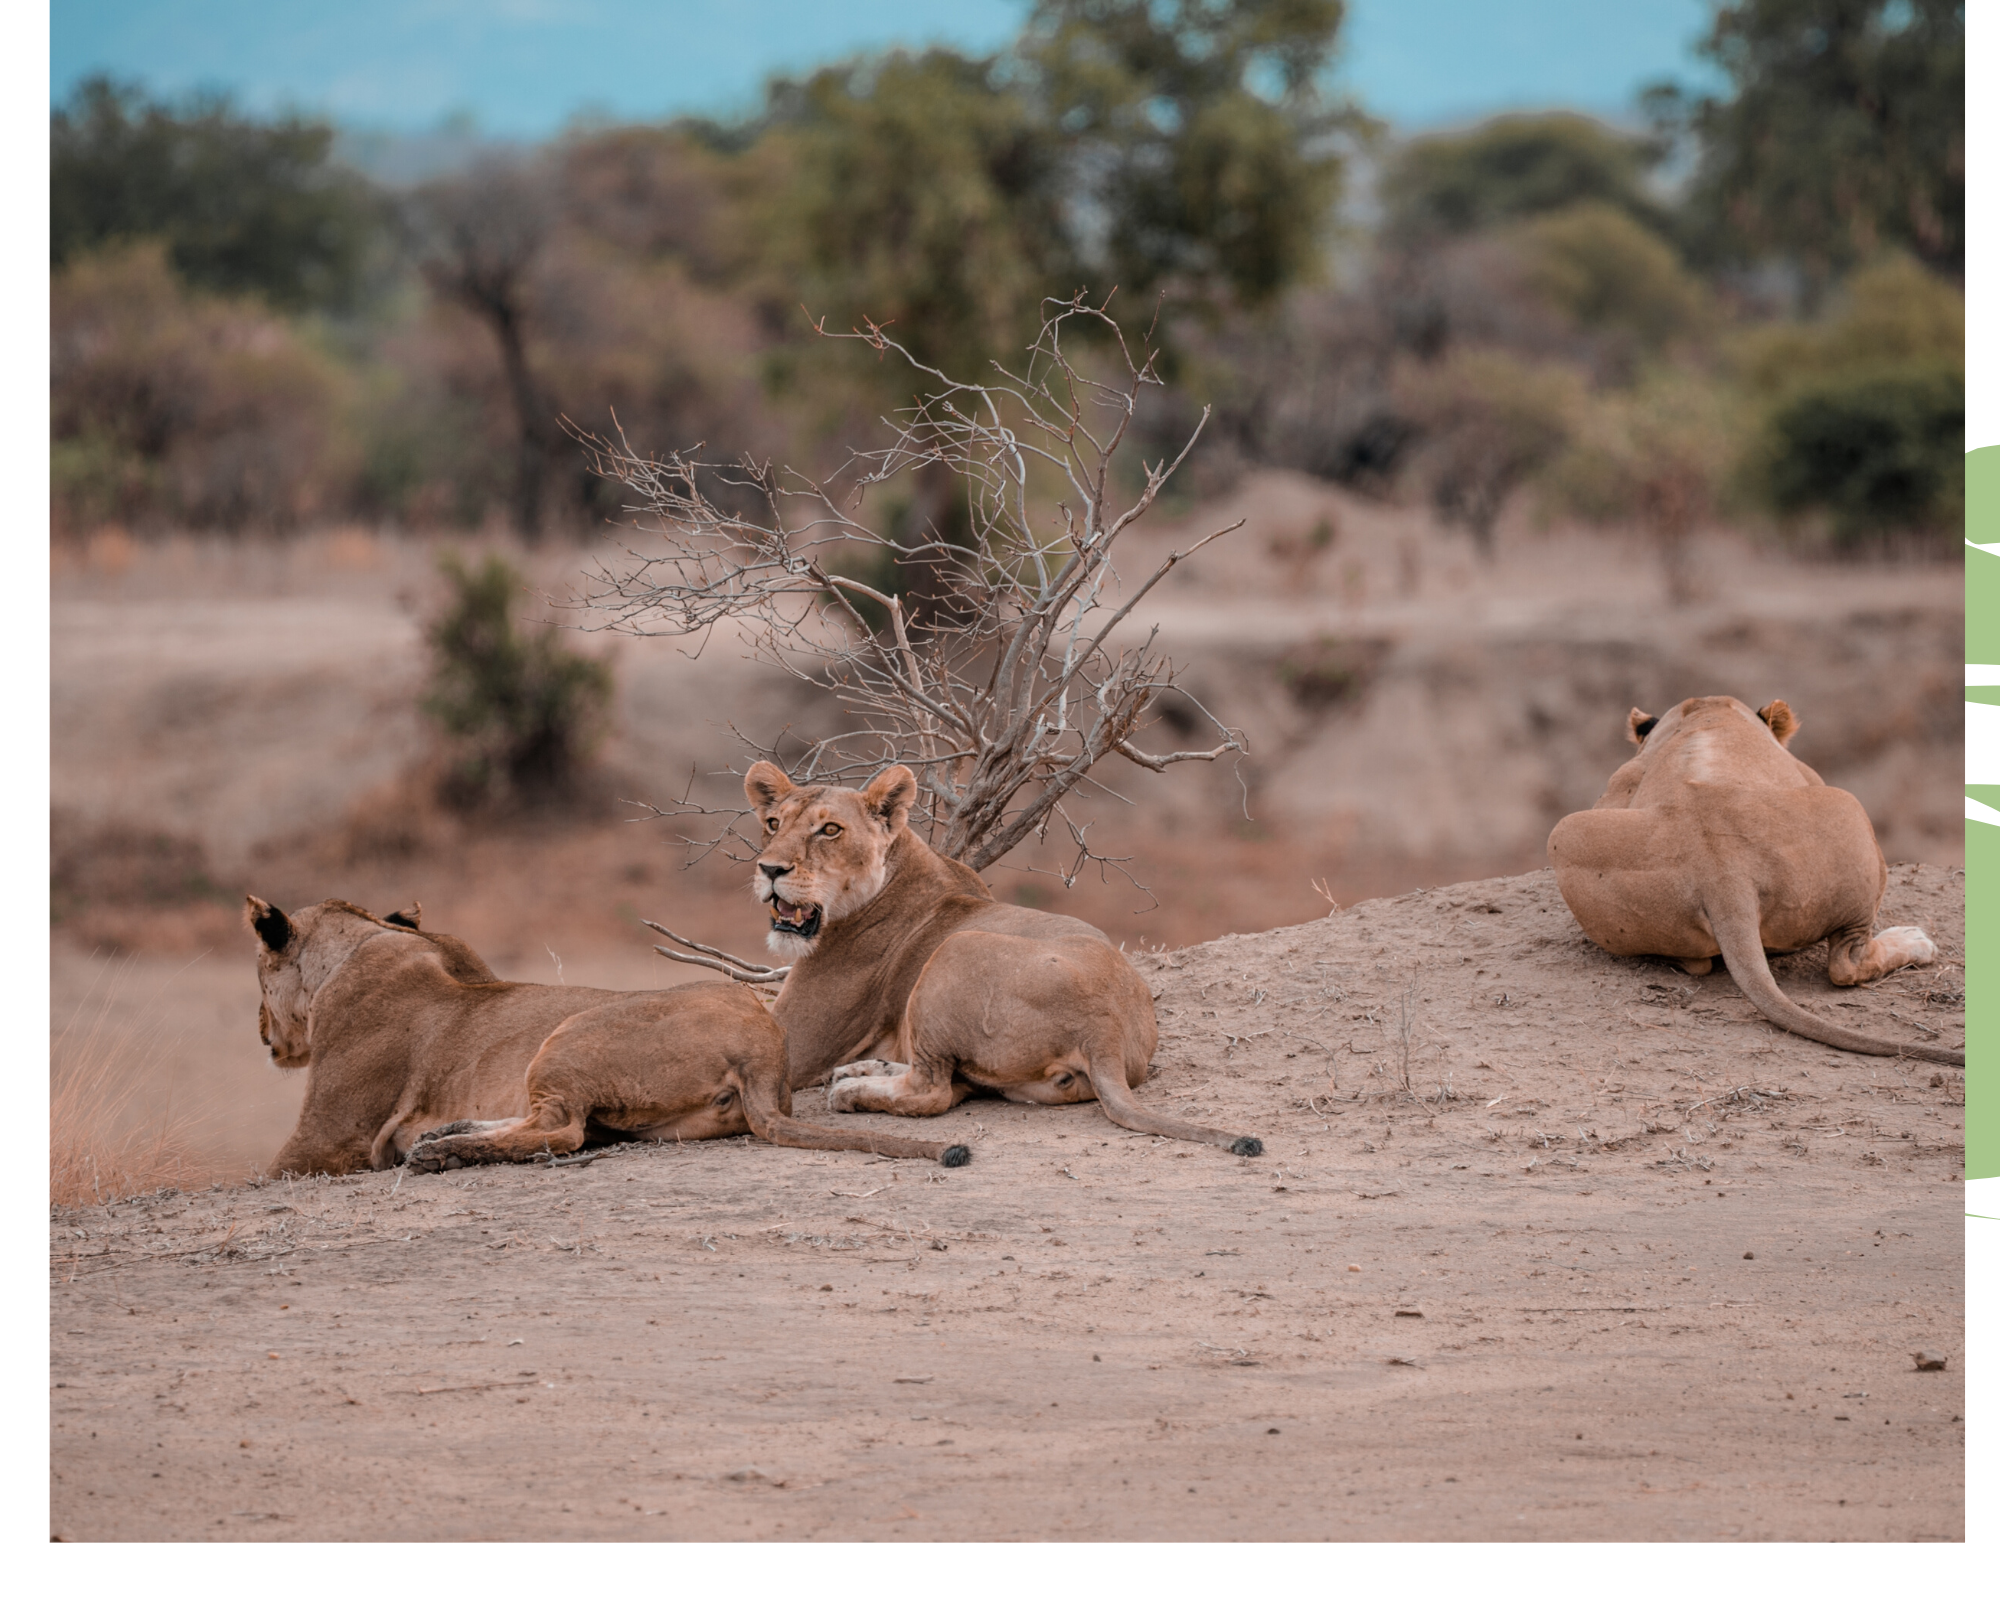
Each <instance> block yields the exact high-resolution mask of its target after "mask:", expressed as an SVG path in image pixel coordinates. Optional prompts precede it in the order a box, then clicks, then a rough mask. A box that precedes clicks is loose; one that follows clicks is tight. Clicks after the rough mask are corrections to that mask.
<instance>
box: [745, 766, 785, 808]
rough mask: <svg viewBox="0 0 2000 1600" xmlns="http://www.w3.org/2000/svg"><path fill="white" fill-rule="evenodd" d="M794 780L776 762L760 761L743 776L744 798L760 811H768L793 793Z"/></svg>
mask: <svg viewBox="0 0 2000 1600" xmlns="http://www.w3.org/2000/svg"><path fill="white" fill-rule="evenodd" d="M793 787H794V785H793V783H792V780H791V779H790V778H788V777H786V776H785V774H784V770H783V769H782V768H781V767H779V766H777V765H776V764H775V763H774V762H770V761H759V762H758V763H757V764H756V765H755V766H753V767H752V768H751V769H750V770H749V771H748V772H746V773H744V774H743V797H744V798H745V799H746V800H748V801H749V802H750V803H751V804H752V805H753V806H755V807H757V809H758V810H760V811H762V810H767V809H768V808H770V807H771V806H774V805H776V804H777V803H778V802H779V801H780V800H782V799H784V798H785V796H786V795H788V794H790V793H791V792H792V789H793Z"/></svg>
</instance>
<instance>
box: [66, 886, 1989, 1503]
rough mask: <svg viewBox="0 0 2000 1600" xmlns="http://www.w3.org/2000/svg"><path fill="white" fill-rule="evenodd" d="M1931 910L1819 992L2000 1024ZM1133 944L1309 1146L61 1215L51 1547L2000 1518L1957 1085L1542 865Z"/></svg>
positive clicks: (1195, 1092) (1245, 1125) (1950, 900)
mask: <svg viewBox="0 0 2000 1600" xmlns="http://www.w3.org/2000/svg"><path fill="white" fill-rule="evenodd" d="M1883 919H1884V921H1885V922H1887V921H1896V922H1906V921H1914V922H1919V923H1922V924H1924V925H1925V926H1927V927H1928V928H1929V929H1930V930H1931V932H1932V933H1933V935H1934V936H1935V937H1936V938H1937V939H1938V942H1939V944H1940V946H1941V948H1942V950H1943V952H1944V955H1943V958H1942V959H1941V961H1940V962H1939V964H1938V965H1937V966H1935V967H1933V968H1930V969H1928V970H1924V971H1912V972H1905V973H1901V974H1897V975H1894V976H1892V977H1890V978H1888V979H1886V980H1884V981H1883V982H1881V983H1880V984H1878V985H1876V986H1874V987H1873V988H1871V989H1869V990H1867V991H1865V992H1855V991H1846V992H1836V991H1834V990H1832V989H1831V988H1830V987H1828V986H1827V984H1826V981H1825V976H1824V952H1823V951H1808V952H1804V953H1802V954H1801V955H1798V956H1795V957H1790V958H1786V959H1784V960H1782V961H1779V962H1777V963H1776V964H1775V965H1776V968H1777V970H1778V973H1779V976H1780V981H1781V982H1782V983H1783V984H1784V985H1785V987H1786V988H1787V989H1788V990H1789V991H1790V992H1791V993H1793V994H1794V995H1795V996H1797V997H1798V998H1799V999H1800V1000H1801V1001H1802V1002H1803V1003H1805V1004H1808V1005H1811V1006H1814V1007H1816V1008H1819V1009H1821V1010H1823V1011H1825V1012H1827V1013H1828V1014H1830V1015H1837V1016H1839V1017H1840V1018H1841V1019H1842V1020H1843V1021H1846V1022H1849V1023H1851V1024H1854V1025H1857V1026H1865V1027H1867V1028H1869V1029H1871V1030H1873V1031H1877V1032H1882V1033H1887V1034H1889V1035H1891V1036H1892V1037H1898V1038H1916V1037H1918V1036H1919V1035H1920V1034H1921V1035H1922V1036H1925V1037H1929V1036H1930V1035H1931V1034H1933V1033H1935V1034H1937V1035H1939V1036H1941V1037H1943V1038H1944V1039H1945V1040H1947V1041H1949V1042H1951V1043H1959V1042H1961V1041H1962V1037H1963V1012H1962V1009H1961V1008H1962V1004H1963V995H1962V990H1963V984H1964V977H1963V967H1962V960H1963V949H1964V945H1963V894H1962V874H1958V873H1956V872H1952V871H1950V870H1948V869H1944V868H1940V867H1931V866H1923V867H1918V866H1909V865H1903V866H1898V867H1896V868H1894V869H1893V871H1892V882H1891V888H1890V891H1889V895H1888V898H1887V900H1886V902H1885V904H1884V906H1883ZM434 925H437V926H450V924H449V923H448V922H446V921H444V920H443V919H436V920H435V922H434ZM461 931H464V930H461ZM153 959H158V960H165V959H167V958H166V957H158V958H153ZM1137 959H1138V961H1139V964H1140V966H1141V968H1142V970H1143V971H1145V972H1146V973H1147V975H1148V977H1149V979H1150V981H1151V982H1152V984H1153V987H1154V989H1155V991H1156V993H1157V995H1158V997H1159V1006H1160V1010H1161V1016H1162V1025H1163V1039H1162V1044H1161V1048H1160V1051H1159V1056H1158V1061H1157V1074H1156V1077H1155V1079H1154V1081H1153V1082H1152V1084H1151V1085H1150V1086H1149V1087H1148V1088H1147V1089H1145V1090H1144V1091H1142V1093H1143V1095H1144V1097H1145V1098H1147V1099H1150V1100H1153V1101H1156V1102H1158V1103H1162V1104H1167V1105H1172V1106H1175V1107H1177V1108H1179V1109H1181V1110H1183V1111H1186V1112H1189V1113H1191V1114H1194V1115H1197V1116H1199V1117H1201V1118H1203V1119H1205V1120H1207V1121H1210V1122H1212V1123H1215V1124H1219V1125H1222V1126H1225V1127H1228V1128H1231V1129H1234V1130H1239V1131H1244V1132H1255V1133H1257V1134H1259V1135H1260V1136H1261V1137H1262V1138H1263V1139H1264V1140H1265V1142H1266V1146H1267V1152H1268V1153H1267V1154H1266V1155H1265V1156H1264V1157H1263V1158H1261V1159H1257V1160H1239V1159H1236V1158H1232V1157H1230V1156H1227V1155H1225V1154H1223V1153H1222V1152H1220V1151H1219V1150H1216V1149H1214V1148H1210V1147H1193V1146H1186V1145H1180V1144H1175V1143H1172V1142H1166V1141H1160V1140H1155V1139H1150V1138H1141V1137H1136V1136H1132V1135H1128V1134H1126V1133H1124V1132H1122V1131H1121V1130H1118V1129H1116V1128H1113V1127H1111V1126H1110V1125H1109V1124H1108V1123H1107V1122H1105V1120H1104V1119H1103V1117H1102V1116H1101V1114H1100V1113H1099V1112H1098V1111H1097V1110H1096V1108H1095V1107H1092V1106H1077V1107H1066V1108H1059V1109H1039V1108H1036V1109H1029V1108H1022V1107H1016V1106H1008V1105H1004V1104H1001V1103H998V1102H994V1101H981V1100H974V1101H969V1102H967V1103H966V1104H965V1105H963V1106H961V1107H960V1108H958V1109H957V1110H956V1111H954V1112H952V1113H950V1114H949V1115H948V1116H946V1117H944V1118H941V1119H939V1123H940V1126H939V1127H938V1128H937V1130H936V1131H937V1132H938V1133H939V1134H940V1135H943V1134H949V1136H951V1137H954V1138H962V1139H966V1140H968V1141H970V1142H972V1143H973V1145H974V1148H975V1152H976V1154H975V1159H974V1161H973V1164H972V1165H971V1166H970V1167H969V1168H966V1169H964V1170H960V1171H953V1172H949V1173H947V1172H945V1171H942V1170H941V1169H937V1168H934V1167H928V1166H920V1165H915V1164H910V1163H899V1162H885V1161H876V1160H871V1159H870V1158H867V1157H865V1156H859V1155H851V1156H836V1157H826V1156H817V1155H808V1154H806V1153H804V1152H800V1151H794V1150H779V1149H772V1148H768V1147H764V1146H759V1145H756V1144H754V1143H749V1142H745V1141H726V1142H719V1143H715V1144H708V1145H690V1146H685V1147H645V1146H632V1145H628V1146H619V1147H615V1148H613V1149H610V1150H608V1151H606V1152H605V1153H604V1154H603V1155H602V1156H600V1157H599V1158H598V1159H597V1160H595V1161H594V1162H592V1163H591V1164H588V1165H585V1166H580V1167H571V1168H565V1169H559V1170H551V1169H548V1168H510V1169H506V1170H481V1171H477V1172H471V1173H452V1174H447V1175H442V1176H438V1177H429V1178H418V1177H409V1178H404V1179H403V1180H402V1181H401V1182H400V1183H399V1182H398V1178H397V1175H395V1174H379V1175H370V1176H367V1177H361V1178H350V1179H341V1180H333V1181H327V1180H320V1181H314V1182H301V1183H289V1182H287V1183H278V1184H262V1185H258V1186H251V1187H238V1188H218V1189H215V1190H212V1191H209V1192H205V1193H197V1194H190V1195H177V1194H162V1195H156V1196H153V1197H149V1198H142V1199H138V1200H134V1201H130V1202H125V1203H120V1204H116V1205H111V1206H106V1207H94V1208H90V1209H85V1210H80V1211H64V1212H61V1213H59V1214H57V1215H56V1216H55V1217H54V1218H53V1221H52V1227H51V1258H50V1259H51V1269H52V1280H53V1287H52V1293H51V1318H52V1320H51V1326H50V1340H51V1352H52V1354H51V1367H52V1379H53V1382H54V1384H55V1388H54V1390H53V1398H52V1402H51V1427H52V1433H51V1438H52V1441H53V1443H52V1452H51V1472H52V1481H51V1505H52V1511H51V1517H52V1532H53V1533H54V1534H56V1535H57V1536H59V1537H61V1538H64V1539H72V1540H76V1539H92V1540H106V1539H175V1540H183V1539H185V1540H195V1539H234V1540H241V1539H279V1540H306V1539H467V1538H491V1539H558V1538H568V1539H633V1538H661V1539H751V1538H782V1539H813V1538H825V1539H840V1540H852V1539H942V1538H954V1539H957V1538H968V1539H969V1538H1000V1539H1039V1538H1049V1537H1056V1538H1067V1539H1104V1538H1136V1539H1239V1538H1240V1539H1252V1538H1260V1539H1322V1538H1337V1539H1684V1540H1697V1539H1700V1540H1709V1539H1738V1540H1757V1539H1857V1540H1859V1539H1866V1540H1879V1539H1898V1540H1907V1539H1943V1540H1957V1539H1961V1538H1962V1537H1963V1534H1964V1501H1963V1483H1964V1474H1963V1437H1964V1429H1963V1423H1962V1412H1963V1378H1962V1372H1963V1365H1964V1350H1963V1333H1962V1330H1963V1261H1962V1227H1961V1222H1960V1215H1959V1213H1960V1211H1961V1209H1962V1207H1961V1200H1960V1190H1959V1187H1958V1183H1959V1179H1960V1177H1961V1161H1962V1154H1963V1132H1962V1125H1963V1116H1964V1112H1963V1098H1964V1096H1963V1079H1962V1075H1961V1074H1959V1073H1956V1072H1951V1071H1943V1072H1939V1071H1936V1070H1934V1069H1932V1068H1931V1067H1929V1066H1927V1065H1920V1064H1914V1063H1910V1062H1905V1061H1898V1060H1893V1059H1876V1058H1862V1057H1856V1056H1848V1055H1842V1054H1839V1053H1836V1052H1833V1051H1830V1050H1827V1049H1825V1048H1823V1047H1821V1046H1818V1045H1814V1044H1810V1043H1807V1042H1804V1041H1801V1040H1798V1039H1795V1038H1793V1037H1791V1036H1789V1035H1786V1034H1782V1033H1779V1032H1776V1031H1774V1030H1773V1029H1771V1028H1770V1027H1768V1026H1767V1025H1766V1024H1764V1023H1763V1022H1762V1021H1761V1020H1759V1019H1758V1018H1756V1017H1755V1015H1754V1014H1753V1013H1752V1012H1751V1009H1750V1007H1749V1005H1748V1004H1747V1002H1745V1001H1743V1000H1742V999H1741V997H1740V996H1739V995H1738V994H1737V992H1736V990H1735V988H1734V986H1733V985H1732V984H1731V982H1730V980H1729V978H1728V976H1727V975H1726V974H1725V973H1722V972H1720V971H1718V972H1717V973H1715V974H1712V975H1711V976H1709V977H1707V978H1703V979H1693V978H1688V977H1685V976H1684V975H1682V974H1681V973H1680V972H1679V970H1678V969H1677V968H1674V967H1670V966H1667V965H1665V964H1662V963H1653V962H1642V961H1621V960H1614V959H1612V958H1610V957H1607V956H1604V955H1603V954H1601V953H1600V952H1598V951H1597V950H1595V949H1594V948H1593V947H1592V946H1590V945H1589V944H1588V943H1586V942H1585V941H1584V940H1583V938H1582V937H1581V935H1580V933H1579V932H1578V930H1577V929H1576V927H1575V924H1574V923H1573V922H1572V921H1571V920H1570V918H1569V917H1568V914H1567V913H1566V911H1565V910H1564V908H1563V906H1562V904H1561V902H1560V900H1559V898H1558V897H1557V896H1556V894H1555V892H1554V888H1553V884H1552V881H1551V879H1550V877H1549V875H1548V874H1547V873H1545V872H1543V873H1533V874H1529V875H1527V876H1523V877H1513V878H1504V879H1492V880H1487V881H1481V882H1473V883H1464V884H1459V885H1455V886H1453V887H1451V888H1448V889H1440V890H1432V891H1423V892H1417V893H1412V894H1408V895H1404V896H1403V897H1401V898H1400V899H1397V900H1394V901H1381V900H1376V901H1369V902H1366V903H1363V904H1360V905H1356V906H1353V907H1351V908H1349V909H1347V910H1344V911H1341V912H1339V913H1337V914H1334V915H1330V916H1327V917H1324V918H1322V919H1320V920H1318V921H1315V922H1311V923H1307V924H1303V925H1299V926H1293V927H1284V928H1278V929H1275V930H1273V931H1270V932H1265V933H1258V934H1252V935H1246V936H1240V937H1230V938H1224V939H1220V940H1217V941H1215V942H1212V943H1209V944H1204V945H1200V946H1196V947H1192V948H1183V949H1175V950H1171V951H1155V952H1146V953H1142V954H1140V955H1139V956H1138V958H1137ZM243 966H247V962H240V961H238V962H233V963H231V964H230V970H235V968H237V967H243ZM218 970H220V968H218ZM802 1109H803V1111H804V1113H805V1114H807V1115H825V1114H826V1113H825V1112H824V1109H823V1106H822V1105H821V1103H820V1102H819V1100H818V1097H817V1096H816V1095H813V1094H807V1095H805V1096H803V1097H802ZM927 1131H928V1130H927ZM1919 1349H1931V1350H1936V1351H1938V1352H1940V1353H1942V1354H1944V1355H1945V1356H1946V1357H1947V1359H1948V1365H1947V1366H1946V1368H1945V1369H1944V1370H1943V1371H1928V1372H1920V1371H1917V1370H1916V1369H1915V1366H1914V1363H1913V1360H1912V1356H1911V1352H1912V1351H1915V1350H1919Z"/></svg>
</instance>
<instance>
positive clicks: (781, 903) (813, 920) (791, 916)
mask: <svg viewBox="0 0 2000 1600" xmlns="http://www.w3.org/2000/svg"><path fill="white" fill-rule="evenodd" d="M766 909H767V910H769V911H770V913H771V931H772V932H773V933H788V934H790V935H792V937H793V938H796V939H817V938H818V937H819V925H820V908H819V907H818V906H802V905H793V904H792V903H791V902H790V901H788V900H782V899H780V898H779V897H778V896H777V895H775V894H774V895H772V896H771V898H770V900H769V902H768V903H767V906H766Z"/></svg>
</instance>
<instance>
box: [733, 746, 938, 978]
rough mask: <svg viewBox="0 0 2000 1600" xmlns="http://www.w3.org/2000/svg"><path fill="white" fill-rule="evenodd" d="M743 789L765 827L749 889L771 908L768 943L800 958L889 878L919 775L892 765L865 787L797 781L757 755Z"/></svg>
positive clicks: (786, 954)
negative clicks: (891, 850)
mask: <svg viewBox="0 0 2000 1600" xmlns="http://www.w3.org/2000/svg"><path fill="white" fill-rule="evenodd" d="M743 793H744V795H745V796H746V797H747V798H748V799H749V801H750V804H751V805H753V806H754V807H756V810H757V819H758V822H759V823H760V825H761V826H762V828H763V830H764V840H763V843H764V852H763V854H762V855H760V856H758V858H757V871H756V875H755V877H754V879H753V880H752V882H751V889H752V891H753V892H754V893H755V894H756V896H757V898H758V900H760V901H761V902H763V904H764V906H765V908H766V909H767V910H768V911H769V912H770V914H771V934H770V939H769V941H768V942H769V945H770V948H771V949H772V950H773V951H774V952H776V953H777V954H778V955H781V956H788V957H791V958H793V959H797V958H798V957H800V956H803V955H809V954H810V953H811V952H812V948H813V945H814V942H815V941H816V940H817V939H818V938H819V936H820V932H821V930H822V929H824V928H827V927H830V926H831V925H832V924H834V923H836V922H839V921H841V920H842V919H843V918H846V917H851V916H853V915H854V913H855V912H857V911H859V910H860V909H861V908H862V907H863V906H865V905H867V904H868V902H869V901H871V900H873V899H874V898H875V897H876V896H877V895H878V894H880V893H881V892H882V888H883V885H884V884H886V883H887V882H888V881H889V847H890V846H891V845H892V844H894V843H895V841H896V836H897V834H899V833H901V832H902V831H903V830H904V829H905V828H906V827H907V826H908V823H909V816H910V805H911V802H912V801H914V800H915V799H916V797H917V780H916V775H915V774H914V773H912V772H911V771H910V769H909V768H908V767H891V768H889V769H888V771H886V772H884V773H882V774H881V775H880V776H878V777H877V778H876V779H875V781H874V782H872V783H870V784H869V785H868V787H867V788H865V789H841V788H836V787H834V786H833V785H831V784H810V785H806V786H803V787H802V786H800V785H798V784H795V783H793V782H792V780H791V779H790V778H788V777H786V776H785V774H784V773H783V772H782V771H780V770H779V769H778V768H777V767H776V766H774V765H772V764H771V763H770V762H768V761H760V762H758V763H757V764H756V765H755V766H753V767H752V768H751V769H750V770H749V771H748V772H747V773H745V774H744V777H743Z"/></svg>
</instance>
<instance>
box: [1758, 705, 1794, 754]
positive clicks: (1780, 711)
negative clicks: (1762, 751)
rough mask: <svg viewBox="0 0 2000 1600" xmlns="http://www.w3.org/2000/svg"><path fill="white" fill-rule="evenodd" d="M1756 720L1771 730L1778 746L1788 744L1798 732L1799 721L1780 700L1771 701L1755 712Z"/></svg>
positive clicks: (1790, 709)
mask: <svg viewBox="0 0 2000 1600" xmlns="http://www.w3.org/2000/svg"><path fill="white" fill-rule="evenodd" d="M1757 720H1758V721H1759V722H1761V723H1763V724H1764V725H1765V726H1766V727H1767V728H1769V729H1770V730H1771V735H1772V737H1773V738H1775V739H1776V740H1777V741H1778V743H1779V744H1790V743H1791V742H1792V735H1793V734H1795V733H1797V732H1798V731H1799V719H1798V718H1797V717H1795V716H1793V715H1792V708H1791V707H1790V706H1788V705H1786V704H1785V702H1784V701H1782V700H1773V701H1772V702H1771V703H1770V704H1769V705H1767V706H1764V707H1761V708H1760V709H1759V710H1758V712H1757Z"/></svg>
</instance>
